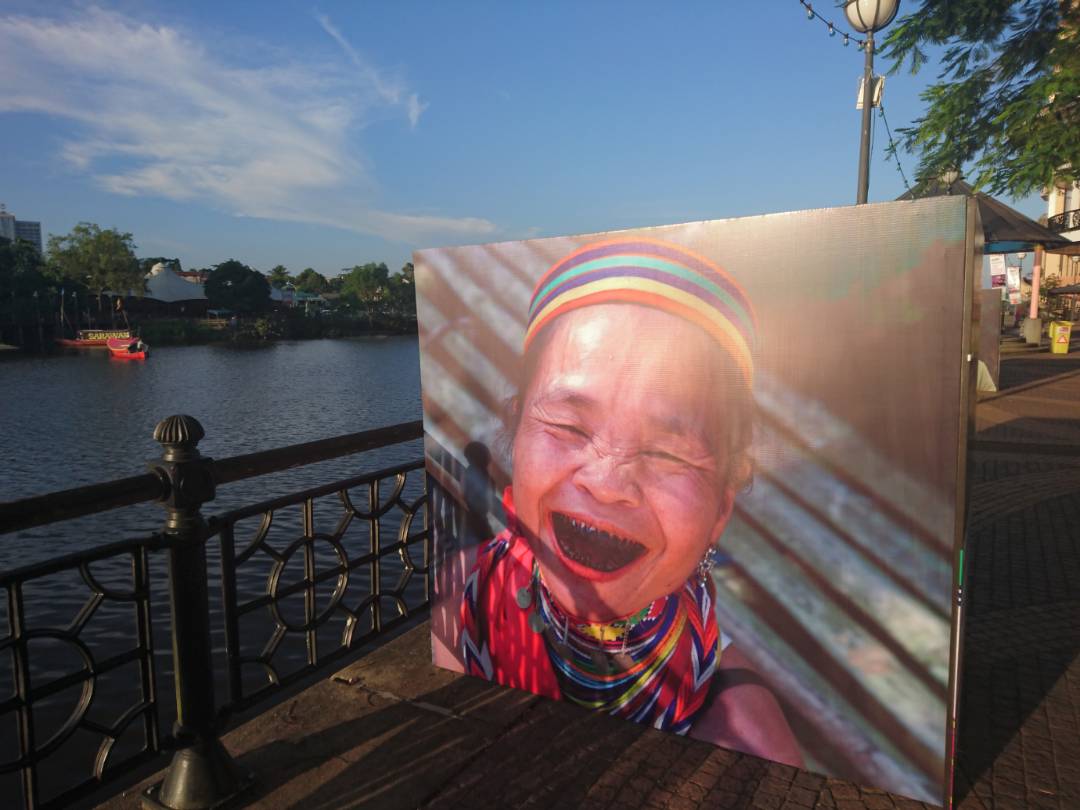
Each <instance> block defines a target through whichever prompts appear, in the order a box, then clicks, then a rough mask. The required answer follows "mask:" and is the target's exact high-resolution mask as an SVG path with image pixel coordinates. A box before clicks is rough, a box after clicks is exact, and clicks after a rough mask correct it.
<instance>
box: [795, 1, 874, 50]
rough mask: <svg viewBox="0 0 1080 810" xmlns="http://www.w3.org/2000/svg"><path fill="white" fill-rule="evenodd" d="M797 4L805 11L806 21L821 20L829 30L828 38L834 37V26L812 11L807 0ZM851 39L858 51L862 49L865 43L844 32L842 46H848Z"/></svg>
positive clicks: (831, 22) (812, 8) (830, 21)
mask: <svg viewBox="0 0 1080 810" xmlns="http://www.w3.org/2000/svg"><path fill="white" fill-rule="evenodd" d="M799 3H800V4H801V5H802V7H803V8H805V9H806V19H808V20H821V22H822V23H824V25H825V27H826V28H827V29H828V30H829V36H830V37H834V36H836V30H837V29H836V24H835V23H834V22H833V21H832V20H827V19H825V18H824V17H822V16H821V15H820V14H819V13H818V12H816V11H814V7H813V6H812V5H810V3H809V2H807V0H799ZM852 39H854V40H855V44H857V45H858V46H859V50H860V51H861V50H862V49H863V45H865V44H866V43H865V42H864V41H863V40H861V39H859V38H858V37H853V36H851V34H848V33H847V32H846V31H845V32H844V39H843V43H844V45H845V46H846V45H847V44H848V42H850V41H851V40H852Z"/></svg>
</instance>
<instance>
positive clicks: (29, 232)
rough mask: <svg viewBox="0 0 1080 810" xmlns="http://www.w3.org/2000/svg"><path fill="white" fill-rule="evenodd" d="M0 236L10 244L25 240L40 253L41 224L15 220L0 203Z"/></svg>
mask: <svg viewBox="0 0 1080 810" xmlns="http://www.w3.org/2000/svg"><path fill="white" fill-rule="evenodd" d="M0 236H2V237H4V238H5V239H10V240H11V241H12V242H14V241H15V240H16V239H25V240H26V241H27V242H29V243H30V244H31V245H33V246H34V247H35V248H37V252H38V253H39V254H40V253H41V223H40V222H30V221H28V220H23V219H16V218H15V215H14V214H12V213H11V212H10V211H8V210H7V209H6V208H5V207H4V205H3V203H0Z"/></svg>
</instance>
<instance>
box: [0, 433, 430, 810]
mask: <svg viewBox="0 0 1080 810" xmlns="http://www.w3.org/2000/svg"><path fill="white" fill-rule="evenodd" d="M177 420H187V421H186V422H184V424H183V425H179V423H178V422H177ZM166 423H169V424H170V426H171V427H172V428H176V429H177V430H179V433H178V435H177V436H172V434H171V433H169V431H167V430H162V427H163V426H165V425H166ZM180 428H183V429H182V430H181V429H180ZM159 432H161V433H162V436H161V437H158V435H157V433H155V437H156V438H159V440H160V441H162V443H163V444H164V445H165V452H164V454H163V456H162V463H161V465H160V466H158V467H156V468H155V470H154V472H153V473H151V474H150V475H144V476H138V477H134V478H130V479H124V480H122V481H115V482H111V483H108V484H97V485H93V486H91V487H84V488H81V489H79V490H70V491H68V492H67V493H53V494H51V495H45V496H39V497H37V498H28V499H25V500H23V501H18V502H14V503H7V504H0V535H2V534H4V533H7V532H12V531H15V530H17V529H19V528H23V527H25V526H31V525H45V524H47V523H52V522H56V521H58V520H63V519H68V518H72V517H78V516H81V515H84V514H92V513H95V512H100V511H102V507H101V504H102V503H107V504H109V506H106V507H105V508H106V509H108V508H114V507H115V506H117V505H126V504H130V503H137V502H140V501H146V500H152V499H157V500H159V501H160V502H161V503H162V504H163V505H164V506H166V508H167V510H168V519H167V520H166V527H165V531H163V532H162V533H159V534H154V535H151V536H148V537H144V538H140V539H133V540H128V541H124V542H120V543H112V544H109V545H103V546H100V547H98V548H95V549H91V550H88V551H83V552H78V553H74V554H69V555H65V556H63V557H59V558H56V559H54V560H49V561H47V562H45V563H41V564H36V565H30V566H26V567H23V568H20V569H17V570H14V571H10V572H6V573H3V574H0V797H2V801H0V805H3V806H4V807H7V806H22V807H24V808H27V810H38V809H49V808H58V807H66V806H68V805H70V804H71V803H72V802H73V801H79V800H84V799H86V798H87V797H89V796H91V795H93V794H94V793H95V792H96V791H99V790H100V789H101V788H102V787H103V786H104V785H107V784H116V783H117V780H120V779H123V778H124V777H125V776H127V777H128V778H129V779H131V778H134V776H135V775H136V774H134V773H133V772H134V771H135V770H136V769H138V768H140V766H145V765H148V764H149V763H151V762H152V761H153V760H154V759H155V758H157V757H159V756H160V755H161V753H163V752H165V751H168V750H169V749H178V754H177V756H178V757H179V756H180V755H181V754H185V753H188V754H190V753H191V752H192V750H193V749H191V748H189V746H191V745H192V742H193V740H195V739H198V740H200V743H202V742H205V740H206V737H207V735H209V737H210V738H214V737H215V736H216V734H217V732H218V730H219V729H220V728H221V727H222V725H223V724H224V722H225V721H226V720H227V719H228V718H230V717H232V716H233V715H235V714H237V713H240V712H242V711H244V710H246V709H249V708H251V707H252V706H255V705H257V704H259V703H261V702H263V701H265V700H267V699H271V698H273V697H275V696H277V695H278V694H280V693H281V691H282V690H284V689H286V688H288V687H289V686H291V685H294V684H297V683H298V682H299V681H301V680H303V679H304V678H305V677H306V676H309V675H312V674H313V673H316V672H317V671H319V670H321V669H323V668H325V667H327V666H329V665H331V664H333V663H334V662H336V661H338V660H340V659H341V658H343V657H344V656H346V655H348V654H349V653H350V652H353V651H356V650H357V649H359V648H360V647H361V646H363V645H364V644H366V643H368V642H370V641H372V640H373V639H375V638H376V637H378V636H379V635H381V634H383V633H387V632H389V631H391V630H392V629H394V628H395V627H397V626H398V625H400V624H402V623H405V622H408V621H409V620H410V619H412V618H415V617H417V616H418V615H419V614H421V613H422V612H423V611H424V610H425V609H426V608H427V607H428V606H429V604H430V564H429V561H430V558H431V545H430V533H429V528H428V525H427V524H428V514H429V508H428V495H427V486H426V481H425V477H424V474H423V472H422V469H423V461H422V459H419V458H418V459H416V460H415V461H412V462H408V463H405V464H401V465H398V466H395V467H391V468H386V469H382V470H377V471H374V472H370V473H366V474H363V475H358V476H353V477H351V478H347V479H344V480H341V481H336V482H333V483H328V484H324V485H321V486H318V487H314V488H309V489H306V490H304V491H301V492H296V493H293V494H290V495H285V496H283V497H279V498H276V499H273V500H269V501H266V502H264V503H259V504H255V505H252V506H248V507H243V508H240V509H236V510H233V511H230V512H228V513H225V514H223V515H221V516H219V517H217V518H212V519H211V520H210V523H209V524H207V523H205V522H204V521H203V520H202V518H201V516H200V514H199V507H200V506H201V505H202V504H203V503H207V502H212V499H213V497H214V494H215V493H214V489H215V484H221V483H223V482H225V481H233V480H240V479H241V478H250V477H252V476H256V475H262V474H266V473H272V472H278V471H280V470H284V469H290V468H294V467H298V466H302V465H305V464H310V463H316V462H320V461H325V460H327V459H330V458H335V457H341V456H347V455H353V454H356V453H358V452H364V451H366V450H373V449H376V448H380V447H386V446H390V445H394V444H399V443H401V442H405V441H411V440H415V439H417V438H419V437H420V436H421V435H422V428H421V425H420V423H419V422H414V423H408V424H403V425H397V426H393V427H391V428H384V429H380V430H375V431H365V432H363V433H357V434H351V435H350V436H344V437H340V438H338V439H328V440H323V441H319V442H310V443H307V444H304V445H295V446H293V447H288V448H280V449H276V450H271V451H265V452H262V453H253V454H249V455H246V456H241V457H236V458H233V459H225V460H220V461H212V460H211V459H207V458H203V457H201V456H200V455H199V453H198V451H197V449H196V445H197V443H198V439H199V438H201V436H202V428H201V426H199V425H198V423H197V422H196V421H195V420H193V419H190V417H170V419H169V420H165V421H163V422H162V423H161V425H159ZM174 432H175V431H174ZM193 493H194V494H193ZM68 494H71V495H72V496H73V497H72V498H67V497H65V496H66V495H68ZM250 522H255V524H256V525H255V527H254V531H253V532H250V533H247V532H249V527H248V525H247V524H248V523H250ZM246 533H247V534H246ZM280 534H284V536H285V538H284V540H283V541H282V540H281V539H280V538H279V537H278V536H277V535H280ZM215 541H216V542H215ZM211 543H213V544H214V545H216V546H219V547H220V552H221V553H220V583H221V602H220V608H219V609H217V610H213V611H212V610H211V608H210V606H209V604H208V602H207V599H206V590H205V589H206V585H207V582H208V581H209V582H214V581H215V580H217V579H218V573H219V572H218V571H217V570H214V569H215V568H216V565H215V563H217V555H216V554H214V555H211V558H210V560H209V566H208V561H207V554H206V552H207V551H208V544H211ZM166 556H167V557H168V563H169V573H168V582H167V583H166V581H165V578H166V575H165V573H164V569H165V557H166ZM260 560H261V564H262V566H263V567H262V568H261V569H259V570H258V571H256V572H255V573H251V572H249V571H248V569H258V567H259V564H260ZM208 568H209V570H208ZM300 568H302V569H303V571H302V575H301V576H299V577H297V576H294V575H293V572H294V570H298V569H300ZM388 577H389V578H390V579H392V580H394V581H393V582H389V583H388V582H387V578H388ZM56 580H62V581H61V582H56ZM50 587H51V588H52V589H53V590H52V591H49V590H48V589H49V588H50ZM60 588H62V589H64V595H65V600H66V601H65V605H68V606H71V610H70V611H69V612H67V613H64V612H63V611H59V610H55V611H53V612H52V613H51V614H50V616H49V619H48V620H47V621H46V620H44V619H42V618H41V616H40V615H39V614H33V611H32V610H28V605H29V606H30V607H34V606H35V605H36V604H37V602H35V601H34V600H35V599H40V598H41V594H43V593H55V592H57V589H60ZM76 589H80V590H76ZM82 589H84V590H85V598H84V597H83V595H82ZM200 589H201V592H202V597H201V600H200V598H196V599H194V600H192V599H190V598H182V599H180V600H179V601H178V600H177V595H178V594H180V596H182V597H190V594H191V592H196V593H197V592H199V591H200ZM166 591H168V592H169V593H171V594H172V597H171V604H170V607H169V608H167V609H166V607H165V602H164V596H165V594H166ZM323 591H327V592H328V599H323ZM152 594H153V596H154V598H153V600H152V599H151V595H152ZM28 600H29V601H28ZM297 600H299V602H301V603H302V606H301V609H300V610H299V618H293V616H292V615H291V614H290V613H289V612H288V608H289V605H290V602H291V601H297ZM320 600H322V601H325V604H323V603H322V601H320ZM200 604H201V608H198V606H199V605H200ZM193 606H194V607H195V608H198V609H193ZM264 609H265V610H264ZM178 610H180V611H189V612H190V613H198V614H200V615H184V616H178V615H177V611H178ZM118 611H119V612H118ZM155 611H158V612H157V613H156V614H155ZM120 613H123V615H124V616H126V617H127V618H126V620H125V621H126V622H127V624H126V626H125V627H123V628H121V627H120V625H119V624H118V622H119V621H120V618H119V616H120ZM31 614H33V615H31ZM71 614H73V617H71ZM34 615H38V620H37V621H36V622H35V620H34ZM55 616H61V618H56V619H55V620H54V617H55ZM166 618H168V619H169V620H170V621H171V623H172V634H173V644H172V647H173V651H174V656H173V661H172V663H173V666H172V668H171V669H170V667H168V666H160V665H158V666H155V658H154V655H155V649H154V647H155V645H154V632H155V630H157V631H158V632H159V633H160V632H165V631H164V630H163V628H165V627H166V626H167V625H163V624H161V621H162V620H163V619H166ZM245 618H248V619H252V620H254V621H255V630H256V631H258V632H259V633H263V634H265V635H266V639H265V641H264V642H263V643H262V644H261V647H260V648H259V649H258V650H256V651H254V652H252V651H250V647H251V641H252V637H253V636H254V635H256V633H255V632H253V631H251V630H250V629H249V628H247V627H246V626H244V625H243V622H244V620H245ZM211 622H214V625H213V628H212V629H213V632H214V633H216V634H219V635H223V636H224V638H225V655H224V656H221V655H218V656H217V658H216V659H215V658H214V657H213V654H212V652H211V650H210V645H209V634H208V631H209V630H210V629H211V628H210V624H211ZM335 622H336V623H337V625H338V629H339V630H340V632H339V633H338V634H337V635H336V638H335V643H333V644H332V645H328V644H327V643H326V639H325V638H324V636H325V634H326V633H327V632H329V631H330V630H331V629H333V628H332V625H334V624H335ZM35 625H36V626H35ZM42 625H45V626H42ZM99 625H102V626H100V627H99ZM222 625H223V626H222ZM121 629H123V630H125V631H126V634H124V633H121V632H120V630H121ZM202 638H205V639H206V643H203V642H201V641H200V639H202ZM296 638H300V639H302V640H303V644H304V645H305V648H306V649H305V653H304V655H303V656H302V657H301V659H302V661H303V664H302V665H300V666H294V667H292V668H291V669H289V670H288V671H286V668H287V662H283V661H282V660H281V658H282V656H281V649H282V647H283V646H284V645H285V644H287V643H289V642H290V641H291V640H293V639H296ZM160 641H161V639H160V638H159V642H160ZM43 645H44V646H48V645H52V647H54V648H55V647H62V648H65V649H67V650H68V651H69V652H68V658H70V659H71V660H73V661H76V662H77V663H76V664H75V665H74V666H67V667H64V666H62V665H61V664H62V663H63V662H61V663H58V662H57V651H56V649H52V650H49V649H43ZM159 646H160V647H162V648H164V647H165V646H166V645H163V644H160V643H159ZM183 650H187V651H188V653H187V654H186V655H185V654H183V653H182V651H183ZM178 651H181V652H178ZM161 652H164V649H162V651H161ZM159 654H160V653H159ZM160 663H161V662H159V664H160ZM252 670H254V672H255V674H256V675H258V676H260V677H259V678H257V679H256V680H257V681H259V682H258V683H257V684H256V685H255V686H254V687H251V681H252V679H251V677H249V676H250V675H251V671H252ZM245 672H247V674H245ZM118 673H122V676H123V678H125V679H126V680H125V683H128V687H130V682H136V686H135V689H134V691H132V692H131V699H130V701H129V702H128V703H127V704H124V705H125V706H126V708H122V709H120V710H117V711H116V712H114V715H115V716H109V717H102V716H100V715H102V714H103V711H102V710H101V703H102V700H101V695H102V694H103V693H107V694H111V690H114V689H115V688H116V683H117V682H118V681H117V679H118V678H120V677H121V675H118ZM133 674H134V675H135V677H132V675H133ZM170 679H171V680H173V681H174V682H175V685H176V690H175V693H176V694H177V695H178V705H177V706H176V717H177V724H176V725H175V726H174V735H170V734H168V733H167V731H165V730H163V728H162V725H163V721H167V720H168V719H169V717H170V709H171V706H163V705H162V704H161V703H160V701H159V699H158V695H159V694H161V695H165V696H166V697H167V696H168V695H171V694H173V693H174V690H173V689H171V688H169V684H167V683H166V681H168V680H170ZM215 680H216V681H218V682H221V683H223V684H224V686H225V696H224V697H225V699H224V700H223V701H222V702H221V704H220V709H219V710H217V711H216V713H215V712H214V709H213V707H214V704H215V701H214V695H213V692H214V686H213V684H214V682H215ZM192 684H195V687H194V688H193V687H192ZM124 694H125V695H126V694H128V693H127V692H124ZM185 696H186V697H185ZM61 698H63V700H61ZM114 704H115V701H114ZM204 704H205V705H207V706H209V707H210V709H209V714H207V713H206V711H204V708H203V707H204ZM215 718H216V720H215ZM90 739H92V740H93V745H92V746H91V745H90V744H89V743H88V740H90ZM72 746H74V747H75V748H74V749H73V748H72ZM202 747H204V748H205V747H207V746H202ZM208 747H209V748H211V749H212V748H213V747H214V746H208ZM217 748H218V749H220V751H221V756H223V757H226V758H227V754H224V749H221V748H220V745H218V746H217ZM73 750H74V753H73ZM75 754H77V755H78V756H76V755H75ZM80 757H81V758H82V761H86V762H88V764H89V773H88V774H85V775H81V774H78V773H77V770H76V769H75V768H74V767H72V763H73V762H74V760H75V759H77V758H80ZM176 761H177V760H174V762H176ZM183 771H184V768H182V767H181V768H173V769H171V770H170V771H169V772H168V775H167V776H166V780H165V782H164V783H161V784H159V785H158V786H155V787H156V791H155V792H154V793H153V794H152V795H150V796H149V798H148V799H147V801H148V802H149V803H150V804H155V803H156V804H157V805H158V806H179V805H173V804H172V802H174V801H180V802H181V804H183V805H184V806H189V805H188V804H187V800H188V799H189V798H190V797H192V796H196V795H199V791H198V790H187V789H186V788H185V786H184V784H183V783H184V780H185V778H186V777H185V776H184V775H183ZM58 774H59V775H61V776H63V777H64V779H66V780H67V781H64V779H59V778H57V775H58ZM174 777H175V778H174ZM170 780H172V781H171V782H170ZM242 782H243V779H242V778H238V779H237V780H236V781H235V783H234V786H233V788H232V789H233V790H236V789H240V788H241V787H242ZM223 798H227V796H216V797H213V798H212V801H211V800H207V801H211V803H213V802H217V801H219V800H221V799H223ZM190 806H192V807H197V806H201V805H199V804H198V803H196V804H191V805H190ZM207 806H210V805H209V804H208V805H207Z"/></svg>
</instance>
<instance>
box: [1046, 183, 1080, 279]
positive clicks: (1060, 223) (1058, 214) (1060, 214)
mask: <svg viewBox="0 0 1080 810" xmlns="http://www.w3.org/2000/svg"><path fill="white" fill-rule="evenodd" d="M1043 197H1044V199H1045V200H1046V227H1047V228H1049V229H1050V230H1052V231H1054V232H1055V233H1059V234H1061V235H1062V236H1064V237H1065V238H1066V239H1069V240H1071V241H1073V242H1080V183H1070V184H1067V185H1066V184H1062V185H1055V186H1053V188H1051V189H1049V190H1048V191H1046V192H1045V193H1044V195H1043ZM1051 275H1056V276H1057V277H1058V278H1059V279H1060V280H1061V284H1062V286H1065V285H1069V284H1080V262H1074V261H1072V257H1071V256H1063V255H1061V254H1055V253H1048V254H1046V257H1045V259H1044V260H1043V276H1042V277H1043V278H1047V277H1048V276H1051Z"/></svg>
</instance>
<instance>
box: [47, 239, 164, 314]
mask: <svg viewBox="0 0 1080 810" xmlns="http://www.w3.org/2000/svg"><path fill="white" fill-rule="evenodd" d="M48 244H49V246H48V251H47V252H48V269H49V272H50V274H51V275H52V276H53V277H54V278H55V279H57V280H62V281H73V282H76V283H81V284H85V285H86V286H87V287H88V288H89V289H90V290H92V291H94V292H95V293H97V297H98V312H100V311H101V309H102V303H101V296H102V294H103V293H104V292H105V291H106V290H111V291H112V292H115V293H119V294H121V295H127V293H128V291H129V290H130V291H134V292H135V294H136V295H142V294H143V292H144V291H145V289H146V286H145V280H144V278H143V271H142V269H141V268H140V267H139V260H138V259H136V258H135V245H134V243H133V242H132V236H131V234H130V233H121V232H120V231H117V230H115V229H114V228H108V229H105V230H102V229H101V228H100V227H98V226H97V225H95V224H94V223H92V222H80V223H79V224H78V225H76V226H75V227H74V228H72V230H71V233H69V234H68V235H67V236H56V235H55V234H54V235H51V236H49V243H48Z"/></svg>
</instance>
